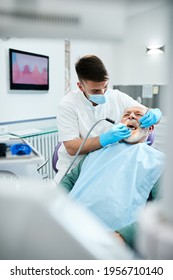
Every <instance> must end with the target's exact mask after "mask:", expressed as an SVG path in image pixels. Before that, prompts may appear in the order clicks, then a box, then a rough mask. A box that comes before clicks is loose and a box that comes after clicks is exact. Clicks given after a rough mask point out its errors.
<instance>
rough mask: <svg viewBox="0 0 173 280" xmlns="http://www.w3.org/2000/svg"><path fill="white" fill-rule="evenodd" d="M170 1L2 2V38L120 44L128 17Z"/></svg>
mask: <svg viewBox="0 0 173 280" xmlns="http://www.w3.org/2000/svg"><path fill="white" fill-rule="evenodd" d="M168 1H169V0H168ZM168 1H167V0H5V1H1V2H0V37H6V36H7V37H24V36H25V37H55V38H70V39H98V40H99V39H104V40H118V39H120V38H121V37H122V35H123V33H124V27H125V20H126V18H127V17H131V16H135V15H137V14H139V13H144V12H147V11H149V10H152V9H156V8H158V7H160V6H161V5H165V4H166V3H167V2H168Z"/></svg>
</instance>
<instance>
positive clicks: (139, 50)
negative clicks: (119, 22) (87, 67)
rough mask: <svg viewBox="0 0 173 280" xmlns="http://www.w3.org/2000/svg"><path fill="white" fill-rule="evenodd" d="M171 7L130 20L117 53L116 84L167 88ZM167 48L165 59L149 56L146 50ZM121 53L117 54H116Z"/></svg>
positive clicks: (161, 56) (159, 56) (160, 56)
mask: <svg viewBox="0 0 173 280" xmlns="http://www.w3.org/2000/svg"><path fill="white" fill-rule="evenodd" d="M169 32H170V30H169V7H167V6H165V7H164V6H163V7H160V8H157V9H153V10H151V11H149V12H144V13H140V14H138V15H136V16H133V17H130V18H128V19H127V22H126V32H125V36H124V40H123V42H120V43H119V44H118V45H117V46H118V51H117V46H116V50H115V63H116V65H117V66H118V67H115V69H114V70H115V75H114V77H115V80H114V83H115V84H123V85H130V84H134V85H135V84H167V82H168V79H167V78H168V73H167V59H168V50H169V34H170V33H169ZM153 44H161V45H162V44H165V48H166V52H165V54H164V55H156V56H149V55H146V47H147V46H148V45H153ZM116 51H117V52H116Z"/></svg>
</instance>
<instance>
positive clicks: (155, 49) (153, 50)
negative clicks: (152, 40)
mask: <svg viewBox="0 0 173 280" xmlns="http://www.w3.org/2000/svg"><path fill="white" fill-rule="evenodd" d="M146 52H147V54H150V55H154V54H163V53H164V52H165V45H163V46H149V47H147V49H146Z"/></svg>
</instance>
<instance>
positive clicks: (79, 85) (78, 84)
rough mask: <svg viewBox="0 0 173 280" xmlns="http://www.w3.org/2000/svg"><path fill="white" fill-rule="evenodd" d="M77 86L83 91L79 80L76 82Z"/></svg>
mask: <svg viewBox="0 0 173 280" xmlns="http://www.w3.org/2000/svg"><path fill="white" fill-rule="evenodd" d="M77 86H78V88H79V89H80V90H81V91H84V88H83V85H82V84H81V83H80V82H78V83H77Z"/></svg>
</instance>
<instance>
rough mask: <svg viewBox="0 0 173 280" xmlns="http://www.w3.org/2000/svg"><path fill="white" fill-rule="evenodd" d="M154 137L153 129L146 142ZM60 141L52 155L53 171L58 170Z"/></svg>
mask: <svg viewBox="0 0 173 280" xmlns="http://www.w3.org/2000/svg"><path fill="white" fill-rule="evenodd" d="M154 138H155V131H154V130H153V131H152V133H151V134H149V136H148V138H147V143H148V145H149V146H151V145H152V144H153V143H154ZM61 144H62V142H58V144H57V145H56V147H55V150H54V153H53V157H52V167H53V170H54V171H55V173H57V172H58V169H57V168H56V164H57V161H58V150H59V148H60V147H61Z"/></svg>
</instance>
